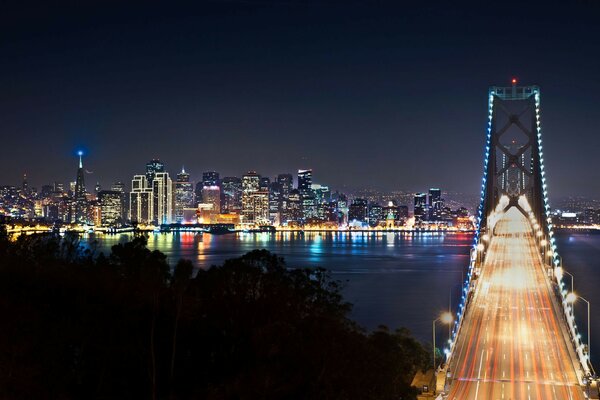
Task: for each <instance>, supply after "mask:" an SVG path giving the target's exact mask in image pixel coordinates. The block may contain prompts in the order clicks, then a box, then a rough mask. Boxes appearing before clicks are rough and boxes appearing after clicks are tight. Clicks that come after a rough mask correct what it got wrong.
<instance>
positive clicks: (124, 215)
mask: <svg viewBox="0 0 600 400" xmlns="http://www.w3.org/2000/svg"><path fill="white" fill-rule="evenodd" d="M110 190H112V191H113V192H119V193H121V220H122V221H127V219H128V215H129V201H128V200H129V199H128V197H127V192H126V191H125V184H124V183H123V182H121V181H117V182H114V183H113V184H112V185H111V187H110Z"/></svg>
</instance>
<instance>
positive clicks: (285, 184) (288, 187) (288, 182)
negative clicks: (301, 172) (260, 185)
mask: <svg viewBox="0 0 600 400" xmlns="http://www.w3.org/2000/svg"><path fill="white" fill-rule="evenodd" d="M276 181H277V183H279V184H280V185H281V195H282V196H283V198H284V199H287V198H288V197H290V192H291V191H292V189H294V178H293V177H292V174H279V175H277V180H276Z"/></svg>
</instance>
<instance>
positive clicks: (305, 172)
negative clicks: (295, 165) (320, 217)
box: [298, 169, 312, 197]
mask: <svg viewBox="0 0 600 400" xmlns="http://www.w3.org/2000/svg"><path fill="white" fill-rule="evenodd" d="M311 186H312V169H299V170H298V191H299V192H300V195H301V196H303V197H304V196H310V195H311V194H312V193H311Z"/></svg>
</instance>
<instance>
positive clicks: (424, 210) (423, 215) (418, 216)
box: [413, 193, 429, 222]
mask: <svg viewBox="0 0 600 400" xmlns="http://www.w3.org/2000/svg"><path fill="white" fill-rule="evenodd" d="M413 214H414V216H415V222H423V221H427V219H428V215H429V209H428V205H427V194H426V193H416V194H415V197H414V208H413Z"/></svg>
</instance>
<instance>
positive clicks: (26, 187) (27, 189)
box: [21, 174, 29, 195]
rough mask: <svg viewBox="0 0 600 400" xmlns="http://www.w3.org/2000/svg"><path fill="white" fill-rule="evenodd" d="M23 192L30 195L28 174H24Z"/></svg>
mask: <svg viewBox="0 0 600 400" xmlns="http://www.w3.org/2000/svg"><path fill="white" fill-rule="evenodd" d="M21 190H22V191H23V194H25V195H27V194H29V183H28V182H27V174H23V182H22V184H21Z"/></svg>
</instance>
